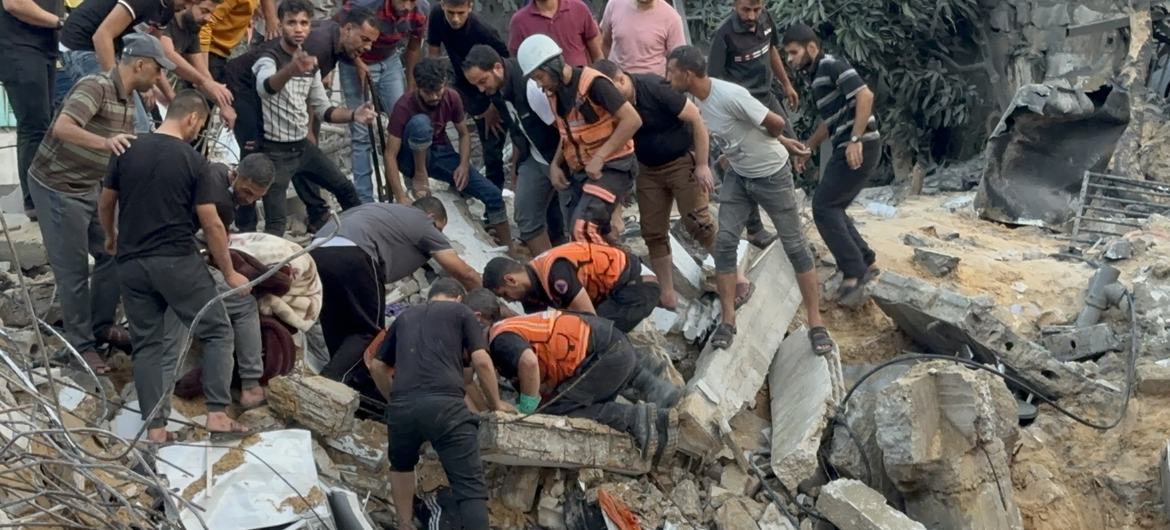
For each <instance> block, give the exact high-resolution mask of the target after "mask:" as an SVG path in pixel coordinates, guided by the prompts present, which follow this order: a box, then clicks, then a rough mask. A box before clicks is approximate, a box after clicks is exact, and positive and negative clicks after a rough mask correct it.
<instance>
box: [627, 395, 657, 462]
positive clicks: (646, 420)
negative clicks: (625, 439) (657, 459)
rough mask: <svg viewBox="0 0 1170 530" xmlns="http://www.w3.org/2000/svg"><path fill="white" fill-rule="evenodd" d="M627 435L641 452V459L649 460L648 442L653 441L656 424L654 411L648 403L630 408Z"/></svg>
mask: <svg viewBox="0 0 1170 530" xmlns="http://www.w3.org/2000/svg"><path fill="white" fill-rule="evenodd" d="M632 409H633V410H632V411H631V415H632V416H633V417H632V418H631V419H630V427H629V434H630V436H632V437H633V438H634V445H635V446H636V447H637V448H638V450H639V451H641V452H642V458H643V459H648V458H650V455H651V453H650V442H651V441H652V440H653V439H654V434H655V433H654V425H655V423H657V416H656V412H657V411H656V409H655V407H654V405H651V404H649V403H637V404H635V405H633V406H632Z"/></svg>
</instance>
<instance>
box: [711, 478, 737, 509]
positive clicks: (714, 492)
mask: <svg viewBox="0 0 1170 530" xmlns="http://www.w3.org/2000/svg"><path fill="white" fill-rule="evenodd" d="M735 497H736V494H735V493H734V492H732V491H729V490H727V489H724V488H723V487H722V486H719V485H716V484H715V483H714V482H712V483H711V486H710V487H709V488H707V504H710V505H711V507H712V508H719V507H721V506H723V503H725V502H727V501H729V500H731V499H734V498H735Z"/></svg>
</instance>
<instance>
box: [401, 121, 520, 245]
mask: <svg viewBox="0 0 1170 530" xmlns="http://www.w3.org/2000/svg"><path fill="white" fill-rule="evenodd" d="M404 134H405V136H406V137H405V138H403V142H402V144H403V147H404V149H399V150H398V168H399V171H401V172H402V174H403V175H414V153H413V152H412V151H424V150H425V151H426V152H427V175H428V176H430V177H431V178H433V179H435V180H441V181H443V182H446V183H447V184H451V185H452V186H453V185H455V168H456V167H459V161H460V159H459V153H457V152H456V151H455V148H454V147H451V144H449V143H442V144H436V143H433V142H432V139H433V135H434V126H433V125H432V124H431V118H430V117H429V116H427V115H426V114H415V115H414V117H413V118H411V119H410V121H408V122H406V132H405V133H404ZM463 193H466V194H467V195H471V196H472V197H475V198H476V199H478V200H479V201H480V202H482V203H483V205H484V209H485V210H486V212H485V215H486V216H487V223H488V224H489V225H498V224H500V223H506V222H508V211H507V210H506V209H505V208H504V196H503V194H501V192H500V188H497V187H496V185H495V184H492V183H491V181H489V180H488V179H487V178H486V177H484V176H483V175H481V174H480V173H479V171H478V170H476V169H475V168H469V169H468V171H467V187H466V188H463Z"/></svg>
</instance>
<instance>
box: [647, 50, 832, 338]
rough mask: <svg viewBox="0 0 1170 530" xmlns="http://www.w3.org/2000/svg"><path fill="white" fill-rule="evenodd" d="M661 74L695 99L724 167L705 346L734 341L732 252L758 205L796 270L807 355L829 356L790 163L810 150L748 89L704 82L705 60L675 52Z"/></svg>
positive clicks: (804, 157) (798, 162)
mask: <svg viewBox="0 0 1170 530" xmlns="http://www.w3.org/2000/svg"><path fill="white" fill-rule="evenodd" d="M666 70H667V73H668V74H667V77H669V78H670V84H671V86H673V87H674V89H675V90H681V91H684V92H686V93H688V94H690V95H691V96H694V102H695V105H697V106H698V107H699V112H701V113H702V115H703V121H704V122H706V123H707V128H708V129H710V131H711V134H712V136H714V138H715V140H716V141H717V142H718V143H720V144H722V145H723V146H724V149H723V152H724V156H725V157H726V160H727V162H728V165H729V166H730V170H729V171H728V173H727V177H726V178H724V180H723V187H722V188H721V189H720V190H719V232H718V234H717V235H716V236H715V251H714V252H712V254H713V255H714V256H715V271H716V272H717V273H718V275H719V276H718V279H717V280H716V285H717V287H718V290H719V301H720V304H721V305H722V310H723V321H722V322H720V323H719V325H718V326H717V327H716V328H715V332H714V333H712V335H711V346H713V347H715V348H722V349H726V348H728V347H730V346H731V343H732V341H734V340H735V331H736V330H735V298H736V288H735V286H736V268H737V264H736V259H737V255H736V247H737V246H738V244H739V237H740V234H741V233H743V229H744V225H745V223H746V222H747V219H748V216H749V215H750V214H751V211H752V210H754V209H755V208H756V205H757V204H758V205H759V207H760V208H761V209H762V210H764V211H765V212H766V213H767V214H768V216H769V217H771V218H772V224H773V225H775V227H776V229H777V230H778V231H779V232H780V242H781V244H782V245H783V246H784V253H785V254H787V255H788V260H789V261H791V262H792V268H793V269H795V270H796V283H797V284H798V285H799V286H800V294H801V296H802V297H803V298H804V310H805V314H806V316H807V318H808V325H809V328H810V329H809V332H808V334H809V340H810V341H811V342H812V346H813V350H814V351H815V352H816V353H817V354H818V355H825V354H827V353H829V352H831V351H832V350H833V339H832V338H831V337H830V336H829V331H828V330H827V329H825V326H824V323H823V322H822V320H821V311H820V293H819V288H818V286H817V272H816V270H814V268H813V257H812V252H811V251H810V250H809V247H808V240H807V239H805V237H804V232H803V231H801V223H800V205H799V204H797V202H796V188H795V186H794V185H793V183H792V165H791V164H790V163H789V153H790V152H791V154H792V156H793V157H795V161H796V166H797V168H798V169H799V168H801V167H802V166H803V164H804V163H805V162H806V161H807V160H808V157H809V154H810V153H809V150H808V148H807V147H805V146H804V145H802V144H801V143H800V142H798V141H796V140H794V139H792V138H787V137H785V136H784V135H783V134H784V124H785V120H784V118H782V117H780V115H779V114H776V113H775V112H772V111H770V110H768V108H767V107H765V106H764V104H763V103H760V102H759V101H758V100H756V98H754V97H752V95H751V93H749V92H748V90H747V89H746V88H744V87H742V86H739V85H735V84H732V83H729V82H727V81H724V80H722V79H715V78H712V77H708V76H707V59H706V57H703V54H702V52H700V51H699V50H698V48H695V47H694V46H679V47H678V48H675V49H674V51H672V52H670V57H669V58H668V59H667V63H666Z"/></svg>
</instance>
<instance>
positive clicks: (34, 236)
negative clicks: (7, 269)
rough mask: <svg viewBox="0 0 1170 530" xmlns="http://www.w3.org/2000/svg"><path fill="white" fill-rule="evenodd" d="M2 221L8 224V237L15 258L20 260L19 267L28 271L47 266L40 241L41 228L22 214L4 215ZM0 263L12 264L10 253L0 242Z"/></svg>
mask: <svg viewBox="0 0 1170 530" xmlns="http://www.w3.org/2000/svg"><path fill="white" fill-rule="evenodd" d="M4 221H5V222H7V223H8V236H9V237H11V238H12V244H13V246H15V247H16V257H18V258H20V267H21V268H22V269H25V270H28V269H31V268H34V267H41V266H44V265H48V264H49V256H48V254H46V253H45V244H44V243H43V242H42V240H41V228H40V226H39V225H38V224H37V223H34V222H31V221H29V220H28V218H27V217H25V216H24V215H23V214H20V215H16V214H4ZM0 261H8V262H12V263H13V265H14V266H15V260H14V259H13V257H12V251H11V250H10V249H9V248H8V243H7V242H0Z"/></svg>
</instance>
